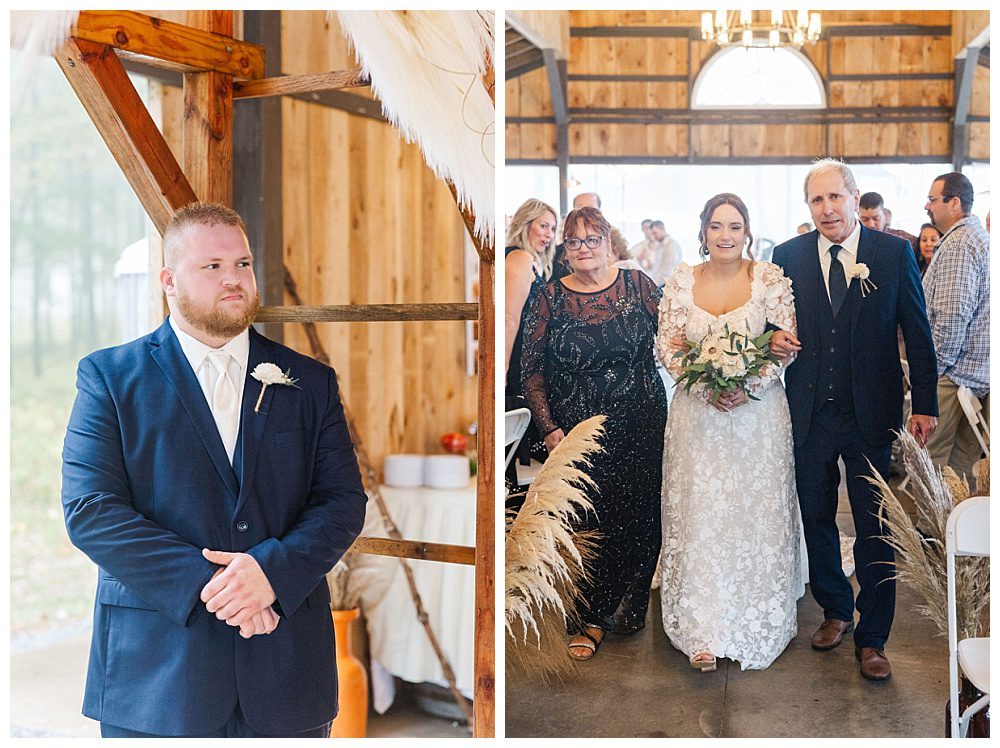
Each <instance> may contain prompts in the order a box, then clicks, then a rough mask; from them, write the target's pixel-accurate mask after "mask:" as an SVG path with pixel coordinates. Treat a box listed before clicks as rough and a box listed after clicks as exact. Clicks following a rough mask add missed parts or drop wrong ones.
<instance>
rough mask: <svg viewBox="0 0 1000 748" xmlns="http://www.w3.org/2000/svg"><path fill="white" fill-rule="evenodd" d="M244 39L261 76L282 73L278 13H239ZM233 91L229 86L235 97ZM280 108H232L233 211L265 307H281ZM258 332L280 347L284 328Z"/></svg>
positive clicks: (249, 104) (277, 102)
mask: <svg viewBox="0 0 1000 748" xmlns="http://www.w3.org/2000/svg"><path fill="white" fill-rule="evenodd" d="M243 38H244V39H246V40H247V41H248V42H253V43H254V44H260V45H261V46H263V47H264V49H266V50H267V59H265V61H264V73H265V75H267V76H274V75H279V74H280V73H281V11H280V10H245V11H243ZM238 85H239V82H238V81H233V96H234V97H235V96H236V88H237V86H238ZM281 108H282V102H281V99H275V98H264V99H253V100H251V101H245V102H243V103H242V104H240V105H239V106H235V107H234V108H233V208H235V209H236V212H237V213H239V214H240V215H241V216H243V221H244V223H245V224H246V227H247V239H248V240H249V241H250V248H251V249H252V250H253V260H254V274H255V275H256V276H257V291H258V293H259V294H260V301H261V303H262V304H264V305H265V306H281V305H282V304H283V303H284V302H285V261H284V251H285V240H284V226H283V223H282V204H281V203H282V200H281V199H280V197H281V195H282V194H283V186H282V185H283V182H282V149H281V141H282V128H283V123H282V113H281ZM262 327H263V330H262V332H263V333H264V335H266V336H267V337H269V338H270V339H271V340H274V341H277V342H278V343H283V342H284V341H285V337H284V336H285V328H284V326H283V325H280V324H265V325H263V326H262ZM258 329H259V328H258Z"/></svg>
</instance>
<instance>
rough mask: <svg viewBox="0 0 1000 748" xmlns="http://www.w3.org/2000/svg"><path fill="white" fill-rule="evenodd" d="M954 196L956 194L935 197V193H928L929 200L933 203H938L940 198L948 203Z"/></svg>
mask: <svg viewBox="0 0 1000 748" xmlns="http://www.w3.org/2000/svg"><path fill="white" fill-rule="evenodd" d="M954 197H955V196H954V195H941V197H934V196H933V195H928V196H927V202H929V203H930V204H931V205H933V204H934V203H936V202H937V201H938V200H940V201H941V202H943V203H946V202H948V201H949V200H951V199H953V198H954Z"/></svg>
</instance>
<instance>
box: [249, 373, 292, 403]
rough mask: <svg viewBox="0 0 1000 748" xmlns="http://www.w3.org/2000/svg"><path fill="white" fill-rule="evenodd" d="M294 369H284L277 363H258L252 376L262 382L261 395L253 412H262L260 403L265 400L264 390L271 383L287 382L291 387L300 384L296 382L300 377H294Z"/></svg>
mask: <svg viewBox="0 0 1000 748" xmlns="http://www.w3.org/2000/svg"><path fill="white" fill-rule="evenodd" d="M291 373H292V370H291V369H289V370H288V371H282V370H281V369H280V368H278V365H277V364H257V366H255V367H254V370H253V371H252V372H250V376H251V377H253V378H254V379H256V380H257V381H258V382H260V396H259V397H258V398H257V404H256V405H255V406H253V412H254V413H259V412H260V404H261V402H262V401H263V400H264V390H266V389H267V386H268V385H269V384H285V385H288V386H289V387H295V388H296V389H298V386H297V385H296V384H295V383H296V382H298V381H299V380H298V379H292V377H291Z"/></svg>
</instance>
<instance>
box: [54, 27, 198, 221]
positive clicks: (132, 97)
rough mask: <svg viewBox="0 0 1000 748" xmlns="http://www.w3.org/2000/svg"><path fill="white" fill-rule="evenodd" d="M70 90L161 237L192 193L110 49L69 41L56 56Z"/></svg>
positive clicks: (190, 198) (103, 46) (193, 197)
mask: <svg viewBox="0 0 1000 748" xmlns="http://www.w3.org/2000/svg"><path fill="white" fill-rule="evenodd" d="M56 62H57V63H58V64H59V67H60V68H62V71H63V73H64V74H65V75H66V79H67V80H68V81H69V84H70V86H72V88H73V90H74V91H75V92H76V95H77V96H78V97H79V98H80V101H81V103H82V104H83V107H84V109H86V110H87V114H89V115H90V118H91V120H93V122H94V125H95V126H96V127H97V131H98V132H99V133H100V134H101V137H102V138H104V142H105V143H107V144H108V148H109V150H110V151H111V155H112V156H114V158H115V161H117V162H118V166H119V167H121V170H122V173H124V174H125V178H126V179H128V181H129V184H131V185H132V189H133V190H135V194H136V195H137V196H138V198H139V202H141V203H142V206H143V208H145V209H146V213H148V214H149V217H150V219H151V220H152V221H153V225H154V226H156V228H157V230H158V231H160V233H163V229H164V227H165V226H166V224H167V221H168V220H169V219H170V216H171V215H172V214H173V212H174V211H175V210H176V209H177V208H180V207H181V206H184V205H187V204H188V203H190V202H192V201H194V200H196V199H197V198H196V197H195V193H194V190H192V189H191V185H190V184H189V183H188V180H187V177H185V176H184V172H183V171H181V167H180V165H179V164H178V163H177V160H176V159H175V158H174V154H173V153H172V152H171V151H170V148H169V146H167V143H166V141H165V140H164V139H163V135H162V134H161V133H160V131H159V130H158V129H157V127H156V123H155V122H153V118H152V117H150V116H149V112H148V111H147V110H146V107H145V105H144V104H143V102H142V99H141V98H139V94H138V92H137V91H136V90H135V86H133V85H132V81H130V80H129V78H128V73H126V72H125V68H124V67H122V64H121V61H120V60H119V59H118V56H117V55H116V54H115V52H114V50H113V49H112V48H111V47H108V46H106V45H103V44H97V43H95V42H89V41H86V40H83V39H70V40H69V41H68V42H67V43H66V44H65V45H63V47H62V49H60V50H59V51H58V52H57V53H56Z"/></svg>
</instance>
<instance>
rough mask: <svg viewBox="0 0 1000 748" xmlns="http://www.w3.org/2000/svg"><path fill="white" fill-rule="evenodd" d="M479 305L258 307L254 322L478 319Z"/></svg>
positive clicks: (446, 320) (462, 303)
mask: <svg viewBox="0 0 1000 748" xmlns="http://www.w3.org/2000/svg"><path fill="white" fill-rule="evenodd" d="M478 307H479V305H478V304H475V303H464V302H458V303H453V304H448V303H441V304H339V305H333V306H277V307H267V306H266V307H261V309H260V311H259V312H258V313H257V318H256V320H254V321H255V322H285V323H287V322H448V321H454V320H461V321H465V320H476V319H478V314H479V310H478Z"/></svg>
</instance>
